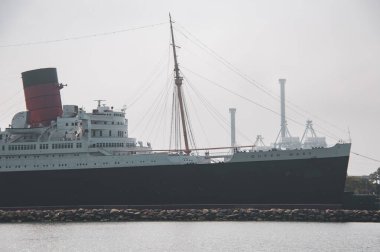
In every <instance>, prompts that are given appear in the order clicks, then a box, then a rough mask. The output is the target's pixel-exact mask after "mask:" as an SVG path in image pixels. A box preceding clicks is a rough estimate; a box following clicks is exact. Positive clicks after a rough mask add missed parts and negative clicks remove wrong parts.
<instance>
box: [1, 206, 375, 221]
mask: <svg viewBox="0 0 380 252" xmlns="http://www.w3.org/2000/svg"><path fill="white" fill-rule="evenodd" d="M105 221H305V222H380V210H377V211H367V210H336V209H334V210H328V209H327V210H320V209H269V210H262V209H252V208H239V209H220V208H215V209H176V210H162V209H83V208H78V209H54V210H40V209H38V210H35V209H28V210H0V223H12V222H13V223H14V222H105Z"/></svg>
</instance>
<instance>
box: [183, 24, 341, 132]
mask: <svg viewBox="0 0 380 252" xmlns="http://www.w3.org/2000/svg"><path fill="white" fill-rule="evenodd" d="M177 25H178V26H180V27H181V29H183V30H184V31H185V32H186V33H187V34H188V35H189V36H191V37H193V38H194V40H196V41H194V40H192V39H191V38H189V36H187V35H186V34H185V33H184V32H182V31H181V30H180V29H178V28H176V30H177V31H178V32H179V33H180V34H182V35H183V36H184V37H185V38H187V39H188V40H190V41H191V42H192V43H194V44H195V45H196V46H198V47H199V48H201V49H202V50H204V51H205V52H207V53H208V54H209V55H211V56H213V57H214V58H215V59H216V60H218V61H219V62H220V63H222V64H223V65H224V66H226V67H227V68H229V69H230V70H231V71H233V72H234V73H236V74H237V75H239V76H240V77H241V78H243V79H244V80H246V81H247V82H248V83H250V84H252V85H254V86H255V87H257V88H258V89H260V90H261V91H262V92H264V93H266V94H267V95H268V96H270V97H271V98H274V99H275V100H277V101H278V100H279V99H280V98H279V97H278V96H277V95H273V94H272V93H273V91H271V90H270V89H268V88H267V87H265V86H264V85H262V84H260V83H259V82H257V81H256V80H254V79H251V78H250V77H249V76H248V75H246V74H244V73H243V72H241V71H240V70H239V69H238V68H237V67H235V66H234V65H233V64H231V63H230V62H229V61H227V60H226V59H225V58H223V57H222V56H220V55H218V54H217V53H216V52H215V51H214V50H212V49H211V48H210V47H208V46H207V45H206V44H205V43H203V42H202V41H200V40H199V39H198V38H197V37H196V36H194V35H193V34H192V33H190V32H189V31H188V30H186V29H185V28H184V27H183V26H181V25H179V24H177ZM286 103H289V104H288V105H291V106H293V107H295V108H292V107H291V106H289V108H290V109H291V110H292V111H294V112H296V113H297V114H299V115H301V116H304V117H307V115H312V116H313V117H315V118H318V119H319V120H321V121H323V122H325V123H327V124H329V125H330V126H332V127H335V128H336V129H338V130H340V131H342V132H343V131H344V130H342V129H341V128H340V127H338V126H336V125H334V124H332V123H329V122H327V121H326V120H323V119H322V118H320V117H318V116H315V115H313V114H311V113H309V112H308V111H306V110H305V109H302V108H300V106H298V105H296V104H295V103H293V102H290V101H288V100H287V101H286ZM296 109H298V110H300V111H302V112H303V113H305V114H306V116H305V115H303V114H301V113H300V112H298V111H297V110H296ZM330 134H331V132H330Z"/></svg>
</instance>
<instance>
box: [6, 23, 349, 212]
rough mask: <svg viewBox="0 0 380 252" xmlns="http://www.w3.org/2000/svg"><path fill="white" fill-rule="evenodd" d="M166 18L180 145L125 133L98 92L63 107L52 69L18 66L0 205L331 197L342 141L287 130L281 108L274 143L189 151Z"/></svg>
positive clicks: (334, 201)
mask: <svg viewBox="0 0 380 252" xmlns="http://www.w3.org/2000/svg"><path fill="white" fill-rule="evenodd" d="M170 26H171V35H172V48H173V55H174V63H175V66H174V74H175V88H176V97H177V98H178V103H177V104H178V109H177V111H179V112H180V117H179V118H180V123H181V125H182V127H181V129H182V136H183V143H184V145H185V146H184V149H183V150H177V151H155V150H154V149H153V148H152V147H151V145H150V144H149V143H147V144H145V145H144V144H143V143H142V142H140V141H137V140H136V139H135V138H131V137H130V136H129V134H128V120H127V119H126V118H125V116H126V111H125V110H120V111H117V110H115V109H114V108H113V107H109V106H106V105H105V104H102V101H101V100H99V101H98V104H97V107H96V108H95V109H93V110H92V111H90V112H87V111H85V110H84V109H82V108H79V107H78V106H76V105H63V106H62V104H61V97H60V89H61V88H63V85H62V84H60V83H59V81H58V76H57V71H56V69H55V68H42V69H35V70H31V71H26V72H23V73H22V81H23V88H24V94H25V102H26V108H27V111H23V112H19V113H17V114H16V115H14V117H13V119H12V122H11V124H10V126H9V128H6V129H5V130H4V131H1V132H0V207H2V208H4V207H13V208H19V207H74V206H116V205H118V206H144V207H152V206H164V207H167V206H175V207H198V206H239V205H246V206H268V207H269V206H303V207H316V206H318V207H339V206H340V204H341V203H342V196H343V190H344V184H345V179H346V173H347V165H348V160H349V154H350V147H351V144H350V143H343V142H339V143H337V144H336V145H334V146H332V147H327V146H326V144H325V141H324V139H323V138H318V137H316V136H315V135H312V137H309V138H307V139H306V138H305V139H306V140H305V141H299V139H298V138H297V139H296V138H294V137H290V136H289V135H288V134H287V128H286V119H285V113H282V115H283V116H282V117H281V126H282V127H281V131H280V134H279V137H280V140H279V141H277V142H278V144H277V145H276V146H273V147H271V148H263V147H259V146H258V145H255V146H253V147H250V148H243V147H238V146H232V147H233V148H231V151H230V152H229V154H226V155H224V156H213V155H212V154H210V152H209V151H207V150H206V151H205V152H204V154H203V155H198V154H197V155H195V154H194V151H192V149H191V148H190V147H189V143H188V140H187V138H188V136H187V135H188V131H187V123H186V121H185V114H186V111H184V110H185V108H184V104H183V98H182V93H181V92H182V91H181V90H182V89H181V85H182V77H181V75H180V71H179V68H178V63H177V56H176V47H175V41H174V36H173V29H172V22H171V21H170ZM280 84H281V87H282V89H281V90H282V93H281V95H282V96H284V91H283V85H284V84H285V80H284V79H281V80H280ZM282 101H283V100H282ZM281 107H282V109H283V110H284V109H285V104H282V106H281ZM230 111H231V113H232V114H233V113H234V109H231V110H230ZM282 112H284V111H282ZM308 129H309V130H312V124H311V122H308ZM233 141H234V140H232V145H233V144H234V143H233ZM259 141H260V138H258V142H259ZM301 142H303V144H301Z"/></svg>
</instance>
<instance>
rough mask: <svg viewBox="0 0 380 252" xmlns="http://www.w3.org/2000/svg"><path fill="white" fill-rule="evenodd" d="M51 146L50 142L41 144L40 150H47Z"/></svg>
mask: <svg viewBox="0 0 380 252" xmlns="http://www.w3.org/2000/svg"><path fill="white" fill-rule="evenodd" d="M48 148H49V145H48V144H40V150H46V149H48Z"/></svg>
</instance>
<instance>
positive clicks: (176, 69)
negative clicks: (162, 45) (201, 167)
mask: <svg viewBox="0 0 380 252" xmlns="http://www.w3.org/2000/svg"><path fill="white" fill-rule="evenodd" d="M169 20H170V31H171V35H172V47H173V56H174V72H175V77H174V79H175V84H176V86H177V93H178V103H179V109H180V112H181V122H182V130H183V138H184V140H185V153H186V154H190V152H191V151H190V149H189V141H188V139H187V127H186V121H185V111H184V106H183V99H182V91H181V86H182V80H183V78H182V77H181V75H180V73H179V67H178V62H177V52H176V46H175V42H174V35H173V25H172V23H173V22H172V17H171V16H170V13H169Z"/></svg>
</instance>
